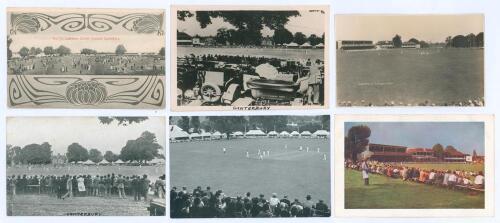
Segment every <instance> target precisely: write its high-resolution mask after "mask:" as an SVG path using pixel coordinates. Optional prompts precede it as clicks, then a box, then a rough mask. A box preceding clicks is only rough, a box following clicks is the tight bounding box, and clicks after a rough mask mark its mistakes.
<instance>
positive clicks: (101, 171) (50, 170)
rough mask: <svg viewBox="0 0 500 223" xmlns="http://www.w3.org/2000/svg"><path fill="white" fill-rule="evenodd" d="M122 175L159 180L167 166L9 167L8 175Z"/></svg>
mask: <svg viewBox="0 0 500 223" xmlns="http://www.w3.org/2000/svg"><path fill="white" fill-rule="evenodd" d="M112 173H114V174H121V175H124V176H132V175H140V176H142V175H144V174H147V175H148V178H149V179H150V180H157V179H158V177H160V176H161V175H163V174H165V166H164V165H157V166H141V167H139V166H83V165H78V166H74V165H71V166H70V165H68V166H60V167H53V166H49V165H45V166H34V167H31V168H28V167H8V168H7V175H8V176H11V175H24V174H26V175H28V176H30V175H44V176H48V175H56V176H61V175H66V174H69V175H92V176H95V175H100V176H102V175H107V174H112Z"/></svg>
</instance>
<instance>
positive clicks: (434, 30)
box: [335, 14, 484, 42]
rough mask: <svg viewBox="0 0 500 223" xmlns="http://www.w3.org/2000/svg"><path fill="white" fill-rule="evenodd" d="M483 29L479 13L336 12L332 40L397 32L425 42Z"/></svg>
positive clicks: (375, 37) (405, 38)
mask: <svg viewBox="0 0 500 223" xmlns="http://www.w3.org/2000/svg"><path fill="white" fill-rule="evenodd" d="M483 31H484V17H483V15H481V14H464V15H336V16H335V35H336V40H372V41H380V40H392V37H394V36H395V35H396V34H399V35H400V36H401V37H402V39H403V41H408V40H409V39H411V38H416V39H418V40H424V41H426V42H444V41H445V39H446V37H447V36H455V35H467V34H469V33H474V34H478V33H479V32H483Z"/></svg>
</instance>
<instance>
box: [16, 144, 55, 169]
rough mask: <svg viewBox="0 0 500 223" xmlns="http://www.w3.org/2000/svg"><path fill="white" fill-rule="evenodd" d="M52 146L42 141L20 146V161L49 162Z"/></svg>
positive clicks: (29, 162)
mask: <svg viewBox="0 0 500 223" xmlns="http://www.w3.org/2000/svg"><path fill="white" fill-rule="evenodd" d="M51 148H52V146H51V145H50V144H49V143H47V142H44V143H42V144H41V145H39V144H35V143H33V144H29V145H26V146H25V147H23V148H22V150H21V151H20V152H21V157H22V163H26V164H48V163H51V161H52V160H51V156H52V150H51Z"/></svg>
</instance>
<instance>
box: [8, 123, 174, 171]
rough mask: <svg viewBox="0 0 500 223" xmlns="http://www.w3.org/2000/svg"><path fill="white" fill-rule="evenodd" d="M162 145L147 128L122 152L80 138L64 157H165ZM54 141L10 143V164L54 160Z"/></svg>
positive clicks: (138, 159)
mask: <svg viewBox="0 0 500 223" xmlns="http://www.w3.org/2000/svg"><path fill="white" fill-rule="evenodd" d="M161 149H163V147H162V146H161V145H159V144H158V142H157V139H156V136H155V134H154V133H151V132H148V131H145V132H143V133H142V134H141V136H140V137H138V138H137V139H132V140H128V141H127V143H126V145H125V146H124V147H123V148H122V149H121V151H120V154H115V153H113V152H112V151H109V150H108V151H106V152H105V153H104V154H103V153H102V152H101V151H100V150H98V149H95V148H85V147H84V146H82V145H80V144H79V143H77V142H74V143H72V144H70V145H69V146H68V148H67V151H66V154H65V157H66V159H67V162H68V163H72V162H74V163H77V162H85V161H87V160H90V161H92V162H94V163H99V162H101V161H102V160H106V161H108V162H116V161H117V160H118V159H121V160H122V161H124V162H132V161H136V162H139V163H147V162H148V161H151V160H152V159H154V158H157V157H159V158H164V157H162V155H160V153H159V151H160V150H161ZM52 153H53V151H52V145H50V144H49V143H48V142H44V143H42V144H36V143H32V144H29V145H26V146H24V147H22V148H21V147H19V146H13V145H7V164H8V165H12V164H51V163H52V157H53V154H52Z"/></svg>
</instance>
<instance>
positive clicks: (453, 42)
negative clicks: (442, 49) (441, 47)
mask: <svg viewBox="0 0 500 223" xmlns="http://www.w3.org/2000/svg"><path fill="white" fill-rule="evenodd" d="M445 44H446V47H455V48H471V47H484V33H483V32H480V33H478V34H477V35H475V34H474V33H469V34H468V35H465V36H464V35H456V36H453V37H452V36H448V37H446V40H445Z"/></svg>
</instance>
